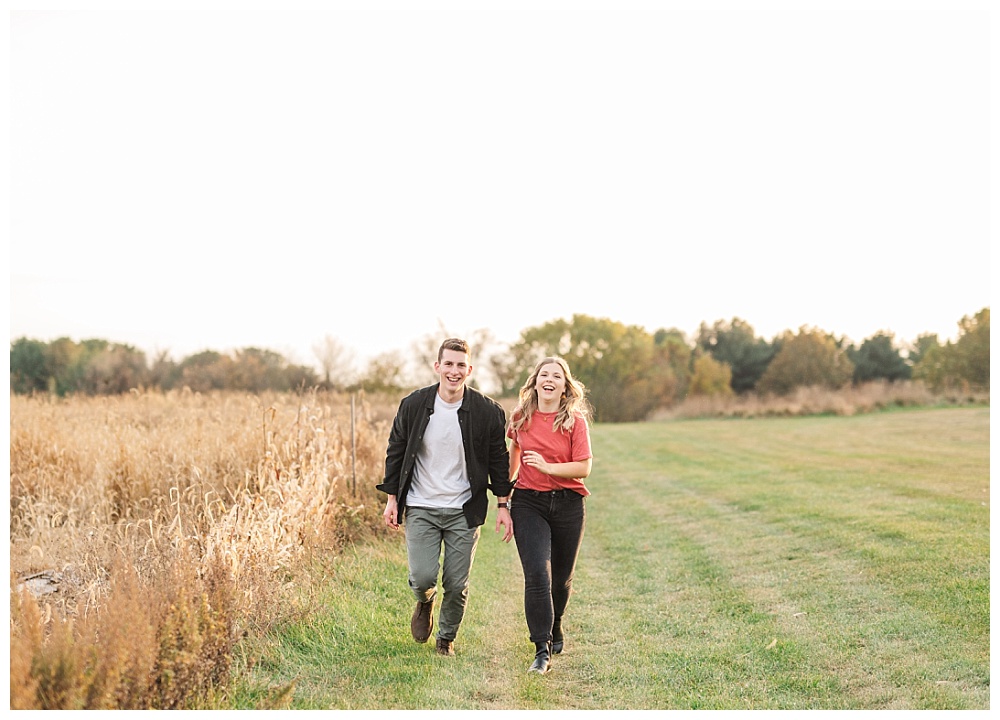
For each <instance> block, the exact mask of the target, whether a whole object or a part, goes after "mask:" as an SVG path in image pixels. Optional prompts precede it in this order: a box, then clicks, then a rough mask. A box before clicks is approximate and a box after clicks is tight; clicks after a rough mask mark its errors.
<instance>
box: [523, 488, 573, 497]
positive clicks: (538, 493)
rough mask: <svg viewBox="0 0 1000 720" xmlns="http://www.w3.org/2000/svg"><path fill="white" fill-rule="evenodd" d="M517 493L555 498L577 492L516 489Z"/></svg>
mask: <svg viewBox="0 0 1000 720" xmlns="http://www.w3.org/2000/svg"><path fill="white" fill-rule="evenodd" d="M514 492H515V493H528V494H530V495H535V496H537V497H555V496H556V495H564V494H565V493H571V492H575V491H573V490H568V489H566V488H563V489H562V490H531V489H529V488H519V487H515V488H514ZM576 494H577V495H579V493H576Z"/></svg>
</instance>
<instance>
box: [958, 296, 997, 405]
mask: <svg viewBox="0 0 1000 720" xmlns="http://www.w3.org/2000/svg"><path fill="white" fill-rule="evenodd" d="M958 327H959V330H960V332H959V336H958V341H957V342H956V343H955V347H956V352H957V353H958V357H959V361H958V362H959V367H960V369H961V373H962V377H963V378H964V379H965V380H967V381H968V383H969V384H970V385H972V386H973V387H977V388H984V389H986V390H989V388H990V309H989V308H988V307H987V308H983V309H982V310H980V311H979V312H978V313H976V314H975V315H974V316H972V317H969V316H966V317H963V318H962V320H961V321H960V322H959V323H958Z"/></svg>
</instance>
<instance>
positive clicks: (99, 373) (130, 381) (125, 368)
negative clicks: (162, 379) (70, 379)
mask: <svg viewBox="0 0 1000 720" xmlns="http://www.w3.org/2000/svg"><path fill="white" fill-rule="evenodd" d="M148 379H149V370H148V367H147V364H146V354H145V353H143V352H141V351H139V350H136V349H135V348H132V347H130V346H128V345H118V344H115V345H109V346H107V347H105V348H104V349H102V350H100V351H98V352H95V353H93V354H91V355H89V357H88V358H87V362H86V364H85V365H84V366H83V368H82V372H81V376H80V378H79V384H78V386H77V388H76V389H77V390H78V391H80V392H83V393H86V394H88V395H120V394H122V393H127V392H128V391H129V390H131V389H132V388H138V387H142V386H144V385H145V384H146V383H147V381H148Z"/></svg>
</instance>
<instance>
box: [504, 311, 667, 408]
mask: <svg viewBox="0 0 1000 720" xmlns="http://www.w3.org/2000/svg"><path fill="white" fill-rule="evenodd" d="M511 355H512V357H513V361H514V367H515V368H516V369H517V377H518V382H517V385H518V386H520V385H521V384H523V382H524V380H525V379H526V378H527V377H528V375H529V374H530V372H531V370H532V369H533V368H534V367H535V365H536V364H537V363H538V361H539V360H541V359H542V358H543V357H546V356H548V355H561V356H562V357H564V358H566V360H567V362H569V364H570V368H571V369H572V371H573V375H574V376H575V377H576V378H577V379H578V380H580V382H582V383H583V384H584V385H586V386H587V388H588V391H589V397H590V401H591V403H592V404H593V406H594V412H595V417H596V419H598V420H601V421H605V422H628V421H634V420H641V419H643V418H645V417H646V416H647V415H648V414H649V413H650V412H651V411H652V410H654V409H655V408H657V407H660V406H662V405H663V404H664V402H665V401H666V398H667V396H668V394H669V388H670V387H671V384H672V383H673V382H674V381H675V378H673V377H672V371H671V369H670V366H669V365H668V364H665V363H661V362H657V360H658V353H657V349H656V346H655V344H654V342H653V337H652V336H651V335H650V334H649V333H648V332H646V331H645V330H643V329H642V328H640V327H637V326H626V325H623V324H622V323H618V322H613V321H611V320H607V319H604V318H593V317H589V316H587V315H574V316H573V320H572V321H566V320H556V321H553V322H549V323H546V324H545V325H541V326H538V327H534V328H529V329H527V330H525V331H523V332H522V333H521V339H520V340H519V341H518V342H517V343H515V344H514V345H513V346H511Z"/></svg>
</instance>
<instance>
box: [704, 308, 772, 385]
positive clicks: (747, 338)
mask: <svg viewBox="0 0 1000 720" xmlns="http://www.w3.org/2000/svg"><path fill="white" fill-rule="evenodd" d="M697 345H698V347H700V348H701V349H702V350H705V351H706V352H708V353H710V354H711V355H712V357H713V358H715V359H716V360H718V361H719V362H722V363H725V364H726V365H728V366H729V367H730V368H731V369H732V378H733V379H732V382H731V386H732V388H733V390H734V391H735V392H738V393H746V392H750V391H751V390H753V389H754V388H755V387H756V385H757V382H758V381H759V380H760V378H761V377H762V376H763V375H764V371H765V370H767V366H768V365H769V364H770V363H771V360H773V359H774V356H775V355H776V354H777V352H778V349H779V347H780V346H779V344H777V343H769V342H767V341H766V340H764V339H763V338H758V337H756V336H755V335H754V330H753V328H752V327H751V326H750V324H749V323H747V322H746V321H745V320H741V319H739V318H733V319H732V321H731V322H728V323H727V322H724V321H722V320H717V321H716V322H715V324H714V325H712V327H708V326H707V325H705V324H704V323H702V324H701V327H700V328H699V329H698V340H697Z"/></svg>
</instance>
